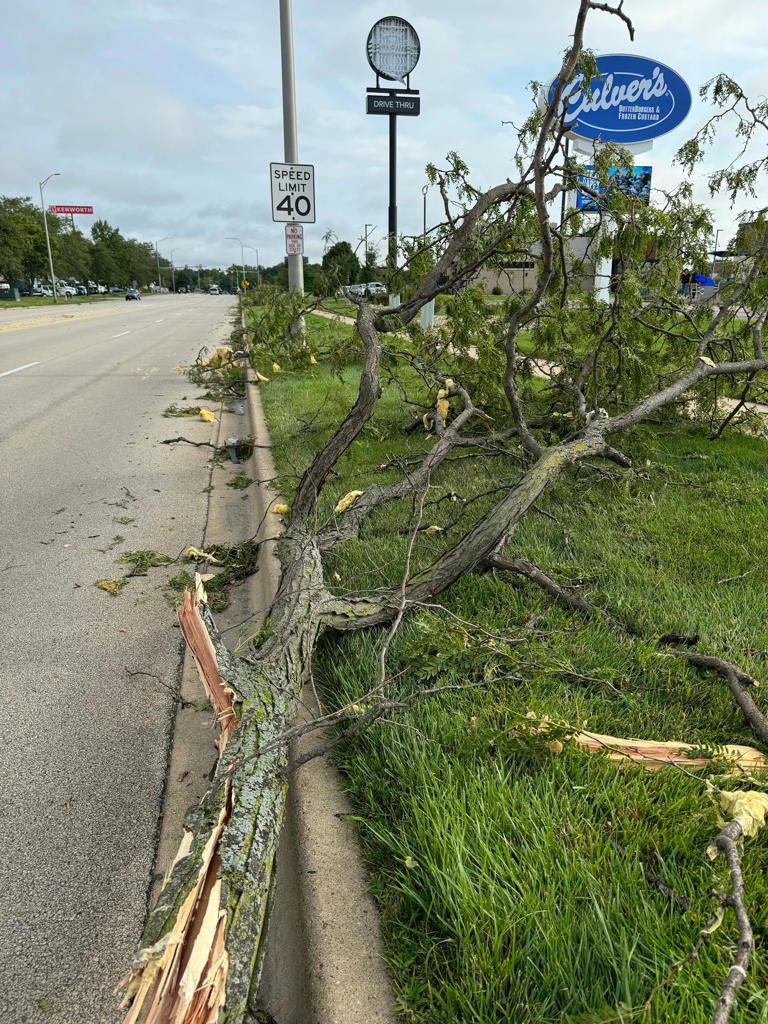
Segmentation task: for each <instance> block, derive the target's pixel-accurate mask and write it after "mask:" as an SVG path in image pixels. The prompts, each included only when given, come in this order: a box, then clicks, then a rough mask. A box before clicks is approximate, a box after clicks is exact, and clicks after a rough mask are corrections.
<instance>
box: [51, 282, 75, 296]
mask: <svg viewBox="0 0 768 1024" xmlns="http://www.w3.org/2000/svg"><path fill="white" fill-rule="evenodd" d="M56 290H57V291H58V293H59V295H63V296H64V297H65V298H68V299H69V298H74V296H75V295H77V291H76V289H75V288H74V287H73V286H72V285H71V284H62V283H61V281H59V283H58V284H57V285H56Z"/></svg>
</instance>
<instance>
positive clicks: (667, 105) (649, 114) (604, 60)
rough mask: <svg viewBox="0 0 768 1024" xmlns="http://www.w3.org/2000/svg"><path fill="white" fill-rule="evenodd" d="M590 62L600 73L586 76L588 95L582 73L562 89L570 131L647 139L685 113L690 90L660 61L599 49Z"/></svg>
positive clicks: (629, 140) (587, 136) (549, 97)
mask: <svg viewBox="0 0 768 1024" xmlns="http://www.w3.org/2000/svg"><path fill="white" fill-rule="evenodd" d="M596 62H597V70H598V71H599V72H600V77H599V78H593V79H592V83H591V90H590V91H591V93H592V98H591V99H590V98H589V97H588V95H587V91H586V88H585V83H584V80H583V79H584V76H583V75H577V76H576V77H575V78H574V79H572V81H570V82H568V83H567V84H566V85H565V88H564V89H563V93H562V97H561V103H565V102H566V101H567V109H566V112H565V124H566V126H567V127H569V128H570V131H571V132H572V133H573V134H574V135H578V136H580V137H581V138H583V139H602V140H603V141H604V142H607V141H609V140H611V141H613V142H618V143H620V144H629V143H632V142H647V141H648V140H649V139H655V138H657V137H658V136H659V135H665V134H666V133H667V132H671V131H672V129H673V128H677V126H678V125H679V124H681V123H682V122H683V121H684V120H685V118H686V117H687V116H688V112H689V111H690V109H691V90H690V89H689V88H688V85H687V83H686V82H685V81H684V80H683V79H682V78H681V77H680V75H678V74H677V72H676V71H673V70H672V68H669V67H667V66H666V64H662V63H661V62H660V61H657V60H650V59H649V58H648V57H639V56H637V55H635V54H630V53H609V54H604V55H603V56H602V57H597V58H596ZM556 81H557V79H555V82H556ZM555 82H553V83H552V85H550V87H549V91H548V93H547V101H548V102H551V100H552V96H553V95H554V91H555Z"/></svg>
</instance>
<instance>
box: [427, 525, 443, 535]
mask: <svg viewBox="0 0 768 1024" xmlns="http://www.w3.org/2000/svg"><path fill="white" fill-rule="evenodd" d="M442 532H443V528H442V526H434V525H433V526H428V527H427V528H426V530H425V531H424V533H442Z"/></svg>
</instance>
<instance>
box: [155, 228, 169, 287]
mask: <svg viewBox="0 0 768 1024" xmlns="http://www.w3.org/2000/svg"><path fill="white" fill-rule="evenodd" d="M169 238H173V235H166V236H165V237H164V238H159V239H158V240H157V241H156V242H155V258H156V259H157V286H158V288H162V287H163V278H162V276H161V274H160V253H159V252H158V249H157V247H158V245H160V242H167V241H168V239H169Z"/></svg>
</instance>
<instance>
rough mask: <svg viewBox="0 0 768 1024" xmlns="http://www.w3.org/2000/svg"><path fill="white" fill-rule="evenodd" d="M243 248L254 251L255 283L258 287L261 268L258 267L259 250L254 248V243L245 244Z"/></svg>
mask: <svg viewBox="0 0 768 1024" xmlns="http://www.w3.org/2000/svg"><path fill="white" fill-rule="evenodd" d="M245 248H246V249H253V251H254V252H255V253H256V283H257V285H258V286H259V288H260V287H261V269H260V268H259V250H258V249H257V248H256V246H255V245H246V247H245Z"/></svg>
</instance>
